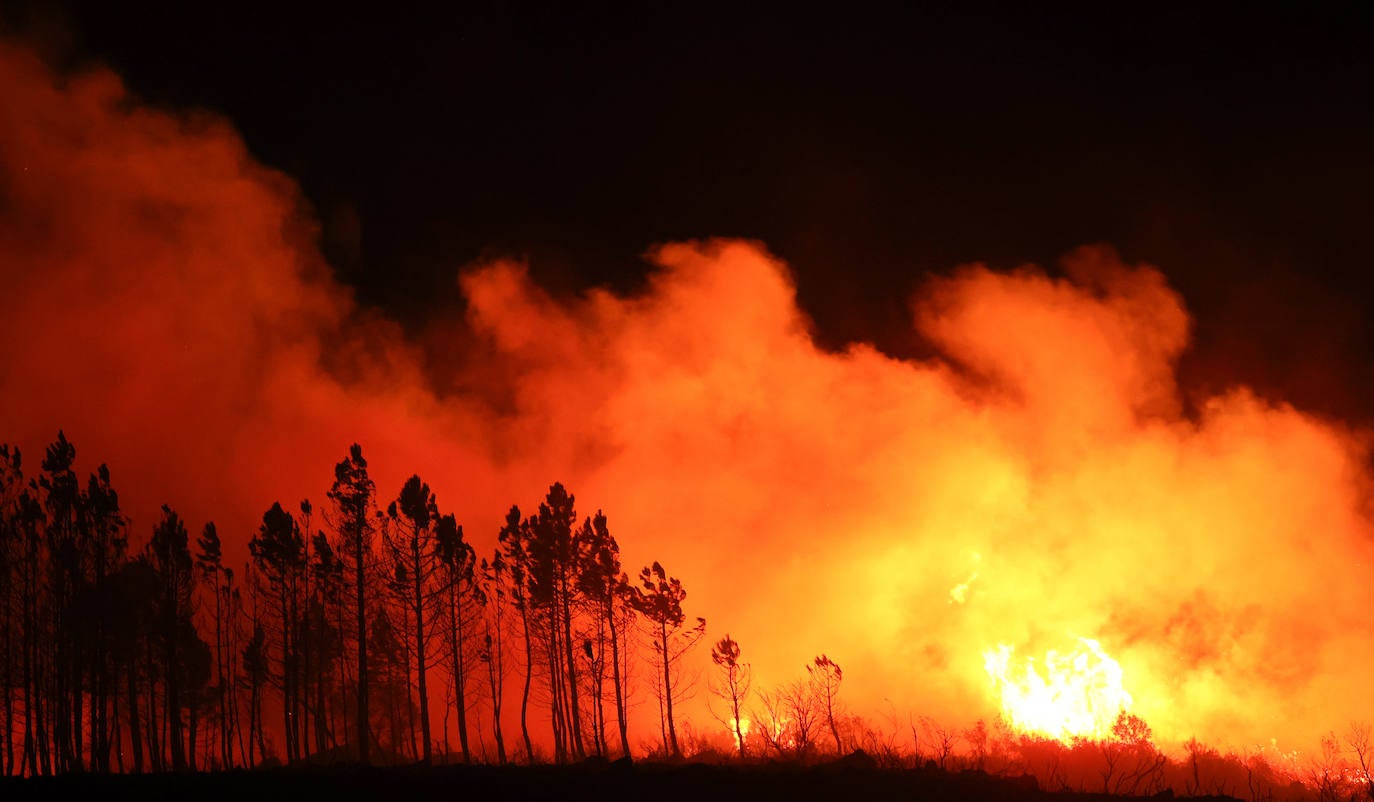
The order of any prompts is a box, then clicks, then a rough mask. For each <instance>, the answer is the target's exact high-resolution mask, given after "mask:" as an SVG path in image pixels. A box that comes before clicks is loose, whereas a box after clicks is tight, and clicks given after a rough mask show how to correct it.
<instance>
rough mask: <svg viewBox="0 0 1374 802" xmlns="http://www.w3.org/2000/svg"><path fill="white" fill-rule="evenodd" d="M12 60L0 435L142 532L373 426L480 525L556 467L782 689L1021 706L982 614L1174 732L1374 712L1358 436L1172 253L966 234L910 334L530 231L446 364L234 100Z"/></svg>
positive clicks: (231, 519)
mask: <svg viewBox="0 0 1374 802" xmlns="http://www.w3.org/2000/svg"><path fill="white" fill-rule="evenodd" d="M0 96H3V97H4V98H5V99H6V100H5V103H3V104H0V182H2V183H0V271H3V284H2V285H0V286H2V288H3V291H0V342H3V343H4V347H3V349H0V439H3V440H8V441H11V442H17V443H18V444H19V445H20V446H21V447H22V448H23V449H24V451H25V453H26V457H27V458H28V459H27V462H26V467H27V468H28V470H29V471H30V473H33V472H35V471H36V470H37V463H38V459H37V455H39V454H41V449H42V447H43V445H44V444H46V443H47V442H49V441H50V440H51V439H52V438H53V437H54V436H55V435H56V433H57V430H58V429H59V428H63V429H65V431H66V433H67V435H68V437H69V438H70V439H71V440H72V441H73V443H74V444H75V445H76V447H77V449H78V458H79V466H80V468H81V469H82V470H85V471H89V470H93V469H94V468H95V466H96V465H97V464H98V463H99V462H106V463H108V464H109V466H110V468H111V471H112V474H113V481H114V485H115V486H116V488H118V489H119V490H120V492H121V493H122V495H123V500H124V506H125V508H126V511H127V512H128V513H129V514H130V515H131V516H132V517H133V520H134V526H133V531H134V533H135V537H136V539H139V540H141V539H142V538H143V537H145V536H146V533H147V532H148V530H149V529H150V527H151V525H152V523H153V522H154V521H155V510H156V509H157V507H158V505H160V504H162V503H164V502H165V503H170V504H172V505H173V506H175V507H176V508H177V509H178V510H179V511H181V512H182V513H183V515H185V516H186V517H187V518H188V519H189V520H190V521H191V522H193V525H196V526H198V525H199V522H203V521H204V520H207V519H211V518H213V519H214V520H215V521H217V522H218V523H219V525H220V533H221V535H222V536H223V537H224V538H225V539H226V544H227V550H228V553H229V556H230V558H231V561H232V560H242V559H245V558H246V556H247V548H246V543H247V541H248V539H249V537H250V535H251V533H252V531H253V529H254V528H255V523H256V521H257V520H258V519H259V517H260V515H261V512H262V510H264V509H266V508H267V507H268V506H269V505H270V504H271V503H272V502H273V501H274V500H278V499H281V500H282V501H283V502H290V501H292V500H298V499H300V498H305V497H309V498H311V499H313V500H315V501H316V502H317V503H319V502H322V501H323V497H324V492H325V490H326V489H327V488H328V485H329V480H330V478H331V468H332V466H333V464H334V463H335V462H337V461H338V460H339V459H340V458H342V457H343V456H344V454H345V452H346V449H347V447H348V445H349V444H350V443H352V442H355V441H356V442H359V443H361V444H362V446H363V449H364V452H365V454H366V455H367V458H368V460H369V463H370V465H371V466H372V468H373V471H374V473H373V477H374V479H376V481H377V486H378V492H379V495H380V496H381V497H382V498H383V499H386V498H391V497H394V495H395V494H396V492H397V491H398V490H399V489H400V486H401V482H402V480H403V479H404V477H405V476H407V475H409V474H410V473H414V472H418V473H419V474H420V475H421V476H423V477H424V478H425V480H426V481H427V482H429V483H430V484H431V485H432V486H433V487H434V488H435V491H436V492H437V494H438V496H439V500H440V504H441V506H442V507H443V509H444V510H446V511H453V512H455V513H456V514H457V516H458V519H459V520H460V521H461V522H462V523H463V524H464V525H465V527H466V529H467V531H468V532H469V533H470V536H471V537H472V538H473V539H474V540H475V542H476V545H477V546H478V548H479V553H484V552H487V551H489V549H490V547H491V545H492V544H493V542H494V539H495V532H496V529H497V527H498V525H499V520H500V518H501V516H502V515H503V514H504V512H505V510H506V509H507V508H508V507H509V505H510V504H511V503H518V504H520V505H521V507H522V508H523V509H529V508H530V507H532V506H533V505H534V504H535V503H536V502H537V501H538V499H539V498H540V497H541V496H542V494H543V491H544V490H545V489H546V488H547V486H548V485H549V484H550V483H551V482H553V481H562V482H563V483H564V484H565V485H567V486H568V487H569V488H570V489H571V490H572V491H573V492H574V493H576V495H577V498H578V501H579V513H580V514H582V515H590V514H593V513H594V512H595V511H596V509H598V508H600V509H604V510H605V511H606V513H607V515H608V516H609V519H610V525H611V530H612V532H613V533H614V534H615V535H616V536H617V538H618V539H619V540H620V542H621V545H622V549H623V552H624V556H625V563H626V567H627V569H630V570H631V571H632V573H633V571H634V570H637V568H638V566H640V565H643V564H646V563H648V562H650V561H653V560H659V561H661V562H662V563H663V564H664V566H665V567H666V568H667V569H668V570H669V572H670V573H672V574H674V575H676V576H678V577H680V578H681V579H682V581H683V583H684V585H685V586H686V588H687V590H688V593H689V597H688V600H687V605H686V606H687V611H688V614H689V615H690V616H697V615H700V616H704V617H705V618H706V619H707V620H708V625H709V628H710V629H709V631H710V633H711V635H712V636H713V637H719V636H721V635H723V634H724V633H725V632H729V633H731V634H732V635H733V636H734V637H735V638H736V639H737V640H738V641H739V642H740V644H741V646H742V647H743V650H744V657H745V659H746V660H748V661H749V662H751V663H752V664H753V666H754V671H755V676H756V683H757V684H758V685H759V686H760V687H767V686H771V685H773V684H776V683H779V682H783V681H786V680H790V679H793V678H795V677H798V676H800V675H801V674H802V672H803V666H804V665H805V664H806V663H808V662H810V660H811V658H812V657H814V656H815V655H817V654H819V653H822V652H824V653H826V654H828V655H829V656H830V657H832V658H833V659H834V660H835V661H836V662H837V663H839V664H840V665H841V666H843V667H844V670H845V678H846V684H845V686H844V690H843V692H842V698H844V699H845V700H846V702H847V703H848V705H849V706H850V708H851V709H852V710H853V711H854V712H857V713H860V714H863V715H868V716H872V717H874V718H881V717H882V716H885V715H888V714H889V712H890V711H895V712H896V714H897V715H900V716H901V717H902V718H903V719H904V718H905V716H906V714H907V713H912V714H916V715H921V714H929V715H933V716H936V717H937V718H943V719H944V720H948V721H950V722H952V723H956V724H960V725H966V724H968V723H971V722H972V721H973V720H974V719H977V718H987V717H991V716H994V715H995V714H996V712H997V708H996V704H997V702H996V699H995V697H994V695H993V691H992V689H991V686H990V683H989V680H988V677H987V674H986V672H985V671H984V667H983V660H984V658H983V653H984V651H985V650H988V649H990V648H993V647H995V646H997V645H998V644H1007V645H1010V646H1013V647H1014V648H1015V649H1016V650H1017V653H1026V654H1043V653H1044V652H1045V651H1046V650H1048V649H1063V648H1066V647H1068V646H1070V645H1071V644H1072V642H1073V641H1074V639H1075V638H1078V637H1087V638H1093V639H1096V640H1097V641H1099V642H1100V643H1101V644H1102V647H1103V649H1105V651H1106V652H1107V653H1108V654H1110V655H1111V656H1112V657H1114V658H1115V659H1116V660H1118V661H1119V662H1120V664H1121V666H1122V669H1123V676H1124V683H1125V687H1126V688H1127V690H1128V691H1129V692H1130V693H1131V695H1132V697H1133V698H1134V700H1135V706H1134V708H1133V712H1136V713H1138V714H1140V715H1141V716H1143V717H1144V718H1145V719H1146V720H1147V721H1149V722H1150V724H1151V725H1152V726H1153V727H1154V728H1155V731H1156V733H1157V734H1158V735H1160V736H1161V737H1162V738H1163V739H1164V740H1165V741H1166V743H1167V742H1174V743H1177V742H1179V741H1182V740H1184V739H1187V738H1189V737H1191V736H1197V737H1199V738H1201V739H1204V740H1208V741H1211V742H1213V743H1217V744H1227V745H1235V746H1244V745H1247V744H1257V743H1269V742H1270V740H1271V739H1275V738H1277V739H1278V740H1279V742H1280V744H1281V745H1288V746H1307V745H1309V744H1312V743H1315V740H1316V738H1317V737H1318V735H1319V733H1321V732H1324V731H1326V730H1328V729H1332V728H1337V729H1339V728H1341V727H1342V726H1344V724H1345V723H1346V722H1347V721H1348V720H1349V719H1351V718H1358V717H1360V716H1361V715H1362V714H1367V713H1368V711H1370V710H1371V709H1372V708H1374V705H1372V704H1371V703H1374V699H1372V698H1371V697H1372V696H1374V691H1371V689H1370V687H1369V683H1368V681H1367V671H1366V668H1365V667H1366V666H1367V665H1368V664H1369V662H1370V660H1371V658H1374V648H1372V647H1371V645H1372V644H1374V633H1372V632H1371V631H1370V624H1369V622H1368V615H1367V610H1369V609H1370V608H1371V605H1372V604H1374V590H1371V587H1370V585H1369V584H1368V582H1367V581H1366V578H1367V573H1368V567H1369V565H1370V557H1371V554H1370V551H1371V549H1370V534H1371V532H1370V521H1369V519H1368V516H1367V502H1368V491H1369V479H1370V477H1369V475H1368V472H1367V470H1366V468H1365V465H1366V457H1367V455H1368V442H1367V438H1366V436H1365V434H1364V433H1363V432H1359V431H1356V430H1354V429H1352V428H1350V427H1347V426H1344V425H1341V424H1340V423H1338V422H1333V421H1330V420H1322V419H1317V418H1315V417H1313V416H1309V415H1306V414H1304V413H1303V412H1302V411H1301V410H1297V409H1294V408H1292V407H1289V406H1286V405H1284V404H1281V403H1274V402H1271V401H1267V400H1262V399H1260V398H1259V397H1257V396H1256V395H1255V394H1253V393H1252V392H1250V391H1248V390H1247V389H1246V388H1244V387H1235V388H1233V389H1231V390H1228V391H1226V392H1225V393H1223V394H1220V395H1216V396H1214V397H1211V398H1208V399H1206V400H1205V401H1204V402H1203V403H1201V404H1198V405H1196V409H1193V410H1185V408H1184V405H1183V403H1182V400H1181V398H1182V396H1181V393H1180V388H1179V387H1178V386H1177V383H1176V379H1175V376H1176V374H1175V365H1176V360H1177V359H1178V358H1179V356H1180V354H1182V353H1183V352H1184V350H1185V349H1186V348H1187V347H1188V338H1189V328H1190V321H1189V316H1188V313H1187V311H1186V309H1185V307H1184V302H1183V299H1182V298H1181V297H1180V296H1179V295H1178V294H1177V293H1175V292H1174V291H1173V290H1171V289H1170V287H1169V286H1168V284H1167V282H1166V280H1165V278H1164V276H1163V275H1162V274H1161V273H1160V272H1159V271H1158V270H1157V269H1155V268H1153V267H1151V266H1149V265H1132V264H1123V263H1122V261H1121V260H1120V259H1119V258H1118V257H1117V256H1116V255H1115V254H1114V253H1113V252H1112V251H1111V250H1110V249H1109V248H1107V247H1102V246H1093V247H1086V248H1082V249H1079V250H1077V251H1074V252H1073V253H1071V254H1070V255H1069V256H1067V257H1066V258H1065V260H1064V265H1063V267H1064V272H1065V275H1066V278H1052V277H1050V276H1049V275H1048V274H1047V273H1046V272H1044V271H1043V270H1041V269H1038V268H1035V267H1025V268H1022V269H1019V270H1016V271H1012V272H995V271H991V270H989V269H986V268H983V267H980V266H977V265H971V266H964V267H959V268H957V269H954V270H952V271H950V272H948V273H947V274H945V275H943V276H941V277H937V278H933V279H930V280H929V281H927V282H926V283H925V284H924V285H923V287H922V289H921V290H920V291H919V292H918V294H917V296H916V297H915V298H914V299H913V300H912V306H911V308H912V320H913V324H914V326H915V328H916V330H917V331H918V332H919V334H920V335H921V336H922V337H923V338H924V339H925V340H926V341H927V342H928V343H930V344H931V345H932V346H933V347H934V349H935V351H936V352H937V353H938V356H937V357H935V358H932V359H930V360H927V361H911V360H898V359H894V358H891V357H889V356H886V355H884V354H882V353H880V352H878V351H877V350H875V349H874V348H872V347H868V346H865V345H862V344H859V345H854V346H852V347H849V348H847V349H845V350H843V351H839V352H836V351H831V350H825V349H822V348H820V347H818V346H817V344H816V342H815V340H814V339H813V335H812V332H811V328H810V323H809V321H808V319H807V318H806V316H805V314H804V313H803V312H802V311H801V310H800V309H799V307H798V305H797V301H796V292H795V287H794V283H793V281H792V278H791V276H790V275H789V272H788V269H787V267H786V265H784V264H782V263H780V262H779V261H778V260H777V259H775V258H774V257H772V256H771V255H770V254H769V253H768V251H767V248H766V245H765V244H763V243H757V242H742V241H724V240H712V241H702V242H692V243H675V244H669V245H663V246H661V247H656V248H654V249H653V250H651V251H650V252H649V253H648V255H647V260H648V261H649V262H650V264H651V265H652V267H653V269H652V273H651V274H650V277H649V279H648V281H647V283H646V285H645V286H644V287H643V288H642V290H640V291H637V292H635V293H633V294H630V295H617V294H613V293H611V292H608V291H599V290H593V291H590V292H587V293H585V294H583V295H581V296H579V297H576V298H563V297H553V296H551V295H550V294H548V293H546V292H545V291H544V290H542V289H541V288H540V287H539V286H536V285H535V284H534V283H533V282H532V281H531V280H530V278H529V277H528V275H527V273H526V271H525V269H524V268H523V267H522V266H521V265H520V264H518V263H514V262H509V261H498V262H491V263H486V264H480V265H474V266H469V267H467V268H465V269H463V270H462V271H461V274H460V275H458V278H457V280H458V281H459V282H460V286H461V289H462V292H463V295H464V297H465V298H466V300H467V307H466V309H465V310H464V311H463V313H462V314H461V315H457V314H456V315H455V317H454V320H455V321H456V322H453V323H442V324H435V325H433V326H431V327H430V328H429V330H428V331H427V333H426V336H428V337H432V338H438V339H441V340H442V339H446V338H447V339H449V340H451V341H452V342H457V343H461V344H462V345H461V348H460V349H448V351H447V353H448V354H450V356H451V358H450V359H447V360H446V361H445V362H442V363H435V362H434V361H433V360H429V359H426V358H425V356H424V353H425V352H426V351H425V349H424V348H422V347H421V346H420V344H418V343H416V342H413V341H409V340H407V338H406V337H405V336H404V335H403V334H402V332H401V327H400V326H399V325H398V324H397V322H395V321H389V320H386V319H383V318H380V317H378V316H377V315H376V314H375V313H372V312H370V311H369V310H367V309H365V308H363V307H361V306H360V305H359V304H358V303H357V302H355V300H354V299H353V297H352V295H351V293H350V292H349V290H348V289H347V288H346V287H344V286H342V285H341V284H340V283H338V282H337V281H336V280H335V279H334V278H333V277H332V273H331V271H330V269H329V267H328V265H326V264H325V263H324V261H323V259H322V258H321V256H320V255H319V253H318V250H317V248H316V246H315V241H316V239H317V237H316V229H315V226H314V223H313V222H312V220H311V215H310V212H309V211H308V210H307V209H306V208H305V204H304V203H303V200H302V198H301V196H300V194H299V192H298V191H297V189H296V188H295V187H294V185H293V184H292V182H291V180H290V179H289V178H288V177H286V176H284V175H282V174H280V173H277V172H274V171H272V170H270V169H268V168H265V167H263V166H261V165H259V164H256V163H255V162H254V161H253V159H252V158H251V157H250V156H249V154H248V152H247V150H246V149H245V147H244V145H243V143H242V142H241V141H240V139H239V137H238V136H237V135H236V133H235V132H234V130H233V129H232V127H231V126H230V125H229V124H228V123H227V122H225V121H224V120H222V119H219V118H216V117H214V116H212V115H209V114H205V113H200V112H169V111H165V110H157V109H151V108H147V107H144V106H141V105H140V104H139V103H138V101H137V100H136V99H135V98H132V97H131V96H130V95H129V94H128V93H127V92H126V91H125V89H124V88H123V87H122V85H121V83H120V81H119V79H118V78H117V77H116V76H115V75H113V74H111V73H110V72H108V71H106V70H103V69H94V70H90V71H87V72H84V73H81V74H78V75H61V76H59V75H55V74H53V73H52V72H51V71H50V70H49V69H48V68H47V67H45V66H44V65H43V64H42V62H41V61H40V60H39V59H38V58H37V57H36V56H35V55H34V54H33V53H32V52H31V51H30V50H28V49H27V48H25V47H24V46H21V45H18V44H15V43H12V42H11V43H5V44H0ZM843 268H844V266H843V265H837V266H836V270H843ZM450 329H451V330H450ZM436 351H439V352H443V351H444V349H435V350H431V353H433V352H436ZM455 351H457V352H458V353H455ZM439 388H445V389H442V390H441V389H439ZM451 388H462V389H461V390H455V389H451ZM956 590H957V592H953V591H956ZM698 651H699V654H698V655H697V657H698V658H701V662H702V664H703V666H704V665H705V663H706V662H708V661H707V660H706V659H705V652H706V651H707V647H706V645H705V644H703V645H702V646H701V647H699V648H698ZM706 696H707V693H706V689H705V683H704V681H703V683H702V685H701V687H700V688H699V690H698V694H697V700H696V702H694V708H693V709H692V710H690V711H689V715H690V716H691V717H692V718H693V719H694V720H695V721H696V722H697V723H698V725H699V726H701V727H710V726H713V724H712V722H711V721H710V719H709V717H708V716H707V715H706V714H705V711H704V702H705V698H706ZM649 706H651V705H649V704H646V705H644V707H645V708H647V707H649Z"/></svg>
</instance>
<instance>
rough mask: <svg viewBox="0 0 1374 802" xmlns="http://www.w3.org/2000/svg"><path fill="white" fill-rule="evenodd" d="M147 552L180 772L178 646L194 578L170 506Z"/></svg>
mask: <svg viewBox="0 0 1374 802" xmlns="http://www.w3.org/2000/svg"><path fill="white" fill-rule="evenodd" d="M147 554H148V556H149V559H150V562H151V564H152V568H153V570H154V572H155V573H156V574H157V577H158V583H159V586H160V588H161V594H160V599H159V602H158V603H159V614H158V629H159V632H160V635H161V637H162V640H163V655H162V656H163V660H164V665H163V670H164V671H165V679H164V693H165V698H166V702H165V709H166V714H167V716H168V721H169V724H168V731H169V733H170V738H171V740H170V746H171V750H172V768H173V770H175V771H181V770H184V769H185V768H187V760H186V754H187V753H186V745H185V741H184V733H183V724H182V717H181V715H182V705H183V699H182V695H181V689H182V681H183V671H182V668H183V667H182V665H181V653H180V651H179V647H181V646H182V645H183V643H184V642H185V641H186V638H185V637H184V633H183V622H185V621H188V620H189V619H190V617H191V613H192V607H191V594H192V591H193V589H194V581H195V577H194V574H193V572H192V562H191V550H190V547H189V543H188V537H187V534H186V525H185V524H183V523H182V521H181V518H180V516H178V515H177V514H176V512H175V511H173V510H172V508H171V507H168V506H165V505H164V506H163V508H162V521H161V522H160V523H159V524H158V525H157V526H156V527H154V529H153V538H152V540H151V541H149V543H148V547H147Z"/></svg>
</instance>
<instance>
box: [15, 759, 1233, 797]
mask: <svg viewBox="0 0 1374 802" xmlns="http://www.w3.org/2000/svg"><path fill="white" fill-rule="evenodd" d="M0 799H4V800H7V801H8V800H20V799H43V800H52V799H76V800H84V801H87V802H110V801H112V800H124V799H128V800H140V802H153V800H244V802H269V800H291V801H292V802H307V801H308V800H338V801H342V800H405V801H406V802H410V800H417V801H418V800H439V799H452V800H559V801H560V802H577V801H578V800H597V802H607V801H608V800H653V802H674V800H684V802H685V801H686V800H692V802H724V800H747V801H748V802H762V801H764V800H856V802H858V801H859V800H862V802H873V801H876V800H886V799H891V800H899V799H900V800H997V801H998V802H1009V801H1011V800H1016V801H1019V800H1026V801H1027V802H1029V801H1030V800H1066V801H1067V800H1073V802H1094V801H1095V800H1109V799H1120V797H1110V796H1105V795H1101V794H1078V793H1061V792H1055V793H1051V792H1046V791H1041V790H1039V789H1038V788H1037V787H1036V786H1035V784H1034V780H1033V779H1029V778H1026V779H1017V778H1001V777H992V776H989V775H986V774H982V773H978V772H961V773H947V772H942V771H938V770H935V769H924V770H899V769H879V768H872V767H869V766H862V765H855V764H853V763H852V762H851V763H841V764H830V765H822V766H814V767H804V766H797V765H787V764H776V765H772V764H769V765H755V766H748V767H738V766H712V765H702V764H689V765H653V764H639V765H636V766H633V767H630V766H618V765H610V766H607V765H596V766H590V765H583V766H570V767H552V766H539V767H534V768H530V767H513V766H512V767H495V766H441V767H428V768H426V767H419V766H411V767H404V768H362V767H357V766H353V767H333V768H307V769H271V770H263V771H232V772H224V773H218V774H181V775H176V774H160V775H143V776H104V775H69V776H65V777H58V778H39V779H30V780H6V781H4V782H2V783H0ZM1212 799H1222V798H1220V797H1213V798H1212Z"/></svg>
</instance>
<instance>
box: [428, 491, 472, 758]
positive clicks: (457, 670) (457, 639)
mask: <svg viewBox="0 0 1374 802" xmlns="http://www.w3.org/2000/svg"><path fill="white" fill-rule="evenodd" d="M435 543H436V546H437V550H436V553H437V555H438V558H439V566H440V570H441V571H442V573H443V589H444V597H445V608H446V612H447V617H448V627H447V630H448V632H447V635H448V637H447V641H448V649H449V658H448V664H449V671H450V673H451V675H452V678H453V699H454V707H455V708H456V712H457V714H458V744H459V748H460V749H461V750H462V755H463V762H464V763H467V762H469V761H471V759H472V750H471V747H470V745H469V739H468V649H467V642H468V637H469V632H468V630H469V618H470V617H471V613H470V612H469V609H468V608H469V607H470V606H471V600H472V598H473V593H474V589H475V585H474V577H473V567H474V566H473V563H474V561H475V559H476V554H475V552H474V551H473V549H472V546H470V545H469V544H468V542H467V541H466V540H464V539H463V527H461V526H459V525H458V521H457V519H456V518H454V516H452V515H444V516H440V517H439V518H438V519H437V521H436V522H435Z"/></svg>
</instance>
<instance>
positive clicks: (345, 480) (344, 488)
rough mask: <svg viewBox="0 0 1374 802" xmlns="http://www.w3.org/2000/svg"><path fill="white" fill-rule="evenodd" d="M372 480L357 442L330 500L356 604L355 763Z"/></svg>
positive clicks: (363, 680)
mask: <svg viewBox="0 0 1374 802" xmlns="http://www.w3.org/2000/svg"><path fill="white" fill-rule="evenodd" d="M375 492H376V491H375V487H374V485H373V483H372V479H371V478H369V477H368V474H367V460H365V459H363V449H362V447H361V446H359V445H358V444H357V443H354V444H353V445H352V447H350V448H349V451H348V458H347V459H344V460H343V461H341V462H340V463H339V464H338V465H336V466H334V484H333V486H332V487H331V488H330V490H329V499H330V501H332V502H334V507H335V513H336V519H335V522H334V525H335V527H336V528H337V530H338V532H339V537H340V540H341V543H342V551H343V554H344V556H345V558H347V559H348V560H349V561H350V562H351V563H352V564H353V576H352V583H353V587H352V589H353V593H354V603H355V605H356V609H355V614H356V619H355V623H356V627H355V636H356V644H357V649H358V654H357V665H358V670H357V675H356V682H357V698H358V705H357V722H358V723H357V738H358V760H359V761H361V762H362V763H367V762H368V742H369V740H370V738H371V734H370V730H369V727H368V709H367V696H368V690H367V680H368V677H367V565H368V557H369V553H370V551H371V535H372V526H373V525H372V516H371V514H370V513H371V510H372V502H373V496H374V494H375Z"/></svg>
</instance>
